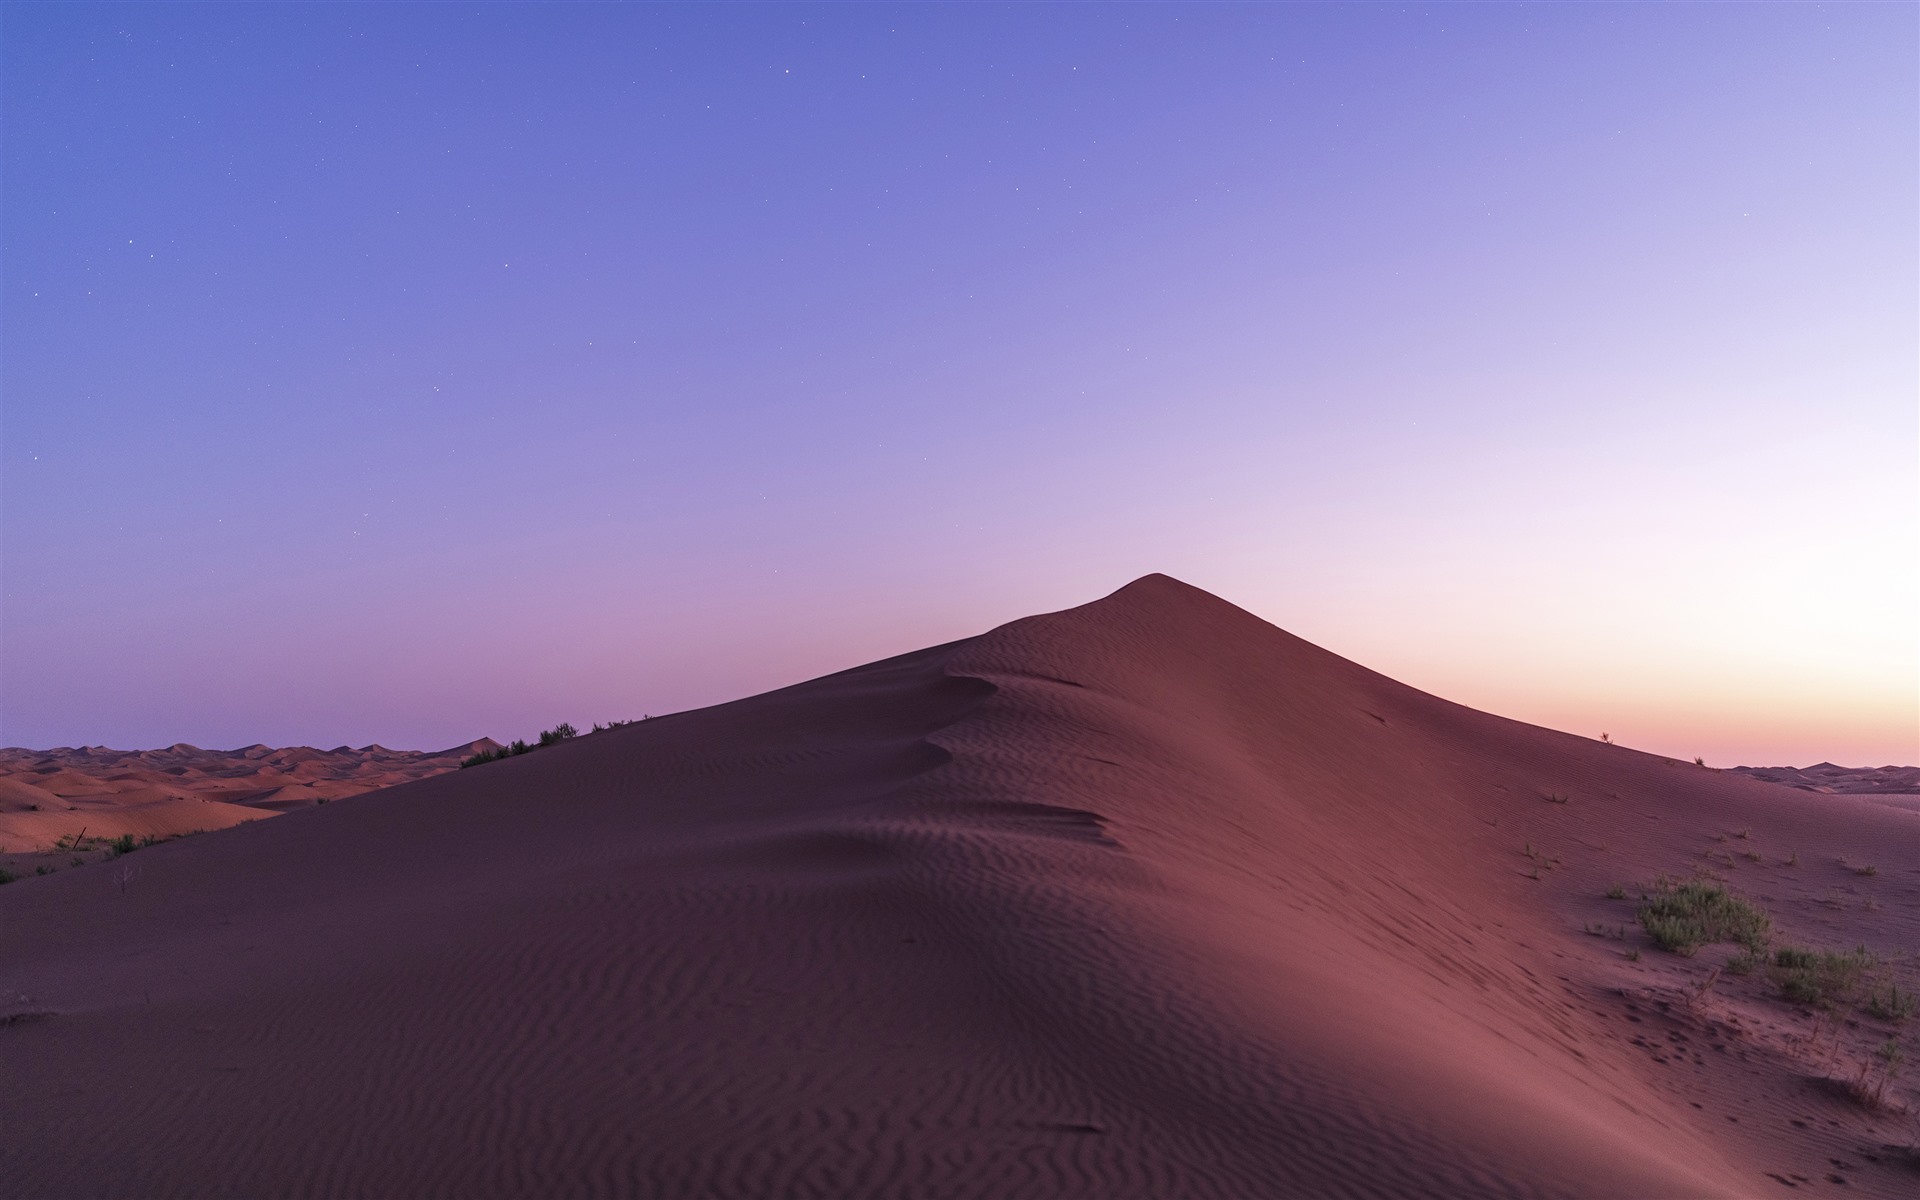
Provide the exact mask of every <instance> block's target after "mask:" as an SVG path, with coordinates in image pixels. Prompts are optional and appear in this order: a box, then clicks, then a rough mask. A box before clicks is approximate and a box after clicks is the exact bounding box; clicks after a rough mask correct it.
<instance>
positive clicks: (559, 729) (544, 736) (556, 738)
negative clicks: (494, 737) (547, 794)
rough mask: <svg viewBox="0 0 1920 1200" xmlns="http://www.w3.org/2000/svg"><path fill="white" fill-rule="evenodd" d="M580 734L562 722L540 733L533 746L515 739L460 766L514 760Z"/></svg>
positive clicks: (466, 759)
mask: <svg viewBox="0 0 1920 1200" xmlns="http://www.w3.org/2000/svg"><path fill="white" fill-rule="evenodd" d="M579 732H580V731H579V730H577V729H575V728H574V727H573V726H572V725H569V724H567V723H566V722H565V721H562V722H560V723H559V724H558V725H555V726H554V727H553V728H552V729H547V730H542V731H541V733H540V740H539V741H537V742H535V743H534V744H532V745H528V744H527V743H526V742H524V741H522V740H521V739H519V738H515V739H513V741H511V742H509V743H507V744H506V745H504V746H502V747H500V748H499V749H498V750H482V751H480V753H478V754H475V755H473V756H472V757H470V758H464V759H461V760H460V765H461V767H462V768H465V767H477V766H479V765H480V764H481V763H490V762H498V761H499V760H501V759H503V758H512V757H513V756H514V755H516V754H526V753H529V752H531V751H534V750H538V749H540V748H541V747H542V746H552V745H556V744H558V743H560V742H564V741H566V740H567V739H568V738H571V737H577V736H579Z"/></svg>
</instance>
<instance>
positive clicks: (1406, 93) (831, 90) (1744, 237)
mask: <svg viewBox="0 0 1920 1200" xmlns="http://www.w3.org/2000/svg"><path fill="white" fill-rule="evenodd" d="M1917 21H1920V17H1917V16H1916V10H1915V8H1914V7H1912V6H1910V5H1907V6H1902V5H1839V6H1825V7H1816V6H1810V5H1752V6H1726V5H1687V6H1682V5H1636V6H1627V5H1561V6H1552V5H1549V6H1505V5H1472V6H1452V5H1447V6H1432V7H1419V6H1414V7H1410V8H1400V7H1392V8H1389V7H1386V6H1351V7H1340V6H1332V7H1327V6H1312V5H1266V6H1245V5H1223V6H1194V5H1167V6H1083V5H1063V6H1033V5H1011V6H975V5H961V6H937V7H930V6H901V7H888V6H874V5H844V6H825V7H813V6H805V5H779V6H767V7H754V6H733V5H727V6H613V5H569V6H546V5H491V6H476V7H465V6H449V5H405V6H351V5H292V6H279V5H275V6H232V5H205V6H202V5H191V4H183V5H161V6H146V5H141V6H108V5H102V6H85V7H81V6H51V7H42V6H12V7H10V8H9V10H8V11H7V13H6V14H5V22H6V23H5V28H4V38H5V41H4V55H5V57H4V66H5V70H4V83H3V84H0V86H4V89H5V92H4V102H5V114H6V130H5V132H6V137H5V148H4V154H5V161H4V169H5V174H4V179H5V211H6V230H5V235H4V240H5V244H4V252H5V270H4V292H3V294H0V305H3V308H0V316H3V317H4V326H3V328H4V331H5V332H4V339H5V343H4V350H5V353H4V363H3V366H0V372H3V373H0V384H3V385H4V412H3V414H0V416H3V418H4V426H0V433H3V434H4V445H3V446H0V470H3V471H4V480H3V481H0V501H3V502H4V509H3V511H0V562H3V565H4V577H3V579H0V602H3V603H4V621H3V623H0V743H4V744H8V745H16V744H17V745H30V746H47V745H73V744H83V743H106V744H110V745H115V746H164V745H167V744H169V743H173V742H180V741H185V742H193V743H196V744H201V745H215V746H228V745H235V746H237V745H242V744H245V743H251V742H266V743H269V744H273V745H282V744H293V743H312V744H316V745H323V746H330V745H335V744H338V743H341V742H351V743H353V744H355V745H359V744H362V743H365V742H374V741H378V742H381V743H384V744H387V745H397V746H411V747H422V748H432V747H441V746H450V745H455V744H458V743H462V742H465V741H468V740H470V739H473V738H475V737H478V736H481V735H483V734H490V735H492V736H495V737H499V738H510V737H515V736H525V735H527V734H529V733H531V732H533V731H535V730H537V729H539V728H541V727H543V726H545V725H548V724H551V723H553V722H555V721H558V720H572V721H575V722H579V723H583V724H585V723H589V722H591V721H593V720H595V719H601V718H613V717H630V716H638V715H640V714H641V713H660V712H666V711H674V710H679V709H684V708H689V707H693V706H698V705H705V704H711V703H715V702H718V701H722V700H727V699H731V698H734V697H737V696H742V695H746V694H749V693H754V692H759V691H763V690H765V689H768V688H771V687H776V686H780V685H784V684H788V683H792V682H795V681H798V680H800V679H803V678H807V677H809V676H813V675H817V674H821V673H824V672H828V671H834V670H839V669H841V668H844V667H846V666H848V665H849V664H853V663H857V662H863V661H867V660H872V659H877V658H881V657H884V656H887V655H891V654H895V653H899V652H902V651H906V650H910V649H914V648H916V647H920V646H925V645H930V644H933V643H936V642H943V641H947V640H951V639H956V638H960V637H964V636H968V635H972V634H975V633H978V632H980V631H981V630H983V629H986V628H988V627H990V626H993V625H995V624H998V623H1000V622H1002V621H1006V620H1010V619H1013V618H1016V617H1020V616H1023V615H1026V614H1028V613H1032V612H1037V611H1043V610H1048V609H1057V608H1061V607H1066V606H1069V605H1074V604H1079V603H1082V602H1085V601H1088V600H1092V599H1094V598H1096V597H1098V596H1100V595H1102V594H1105V593H1107V592H1110V591H1112V590H1114V589H1115V588H1118V587H1119V586H1121V585H1122V584H1124V583H1126V582H1127V581H1128V580H1130V579H1133V578H1136V577H1138V576H1141V575H1144V574H1147V573H1149V572H1155V571H1159V572H1166V573H1168V574H1170V575H1173V576H1176V577H1178V578H1180V579H1183V580H1185V581H1187V582H1189V583H1192V584H1194V585H1195V586H1197V587H1200V588H1204V589H1207V590H1208V591H1211V592H1213V593H1215V594H1217V595H1220V596H1223V597H1225V598H1227V599H1229V600H1232V601H1234V602H1235V603H1237V604H1240V605H1242V606H1243V607H1246V608H1248V609H1250V610H1252V611H1254V612H1255V613H1257V614H1258V615H1260V616H1261V617H1264V618H1266V619H1267V620H1269V621H1272V622H1273V623H1275V624H1277V625H1279V626H1281V627H1282V628H1285V629H1287V630H1289V631H1291V632H1293V633H1296V634H1298V635H1300V636H1302V637H1305V638H1307V639H1309V640H1311V641H1313V642H1316V643H1318V644H1320V645H1322V646H1325V647H1326V648H1328V649H1330V650H1332V651H1334V652H1336V653H1338V654H1341V655H1344V656H1346V657H1348V658H1351V659H1353V660H1355V661H1358V662H1360V663H1362V664H1364V665H1366V666H1368V667H1371V668H1373V669H1374V670H1377V671H1380V672H1382V673H1384V674H1387V675H1390V676H1392V677H1394V678H1397V679H1400V680H1403V681H1405V682H1407V683H1410V684H1413V685H1415V686H1417V687H1420V688H1423V689H1425V690H1428V691H1431V692H1434V693H1436V694H1438V695H1441V696H1444V697H1446V698H1448V699H1451V700H1456V701H1459V702H1461V703H1464V704H1468V705H1471V706H1474V707H1478V708H1484V709H1487V710H1489V711H1493V712H1497V713H1500V714H1502V715H1506V716H1511V717H1515V718H1518V719H1521V720H1525V721H1530V722H1535V723H1540V724H1545V725H1548V726H1551V727H1555V728H1561V729H1566V730H1568V731H1571V732H1575V733H1580V734H1583V735H1587V736H1594V737H1597V736H1598V735H1599V734H1600V733H1601V732H1602V731H1607V732H1609V733H1610V734H1611V735H1612V736H1613V737H1614V739H1615V740H1618V741H1623V742H1626V743H1628V744H1630V745H1634V746H1638V747H1640V748H1643V749H1648V750H1652V751H1655V752H1657V753H1660V754H1664V755H1671V756H1676V757H1684V758H1689V759H1690V758H1691V757H1692V756H1694V755H1696V754H1698V755H1703V756H1704V757H1706V759H1707V760H1708V762H1709V763H1710V764H1714V765H1732V764H1734V763H1736V762H1745V763H1754V764H1760V763H1766V764H1773V763H1795V764H1804V763H1809V762H1813V761H1817V760H1819V759H1823V758H1824V759H1831V760H1834V761H1840V762H1847V763H1854V764H1862V765H1877V764H1881V763H1889V762H1901V763H1912V762H1916V761H1920V642H1917V639H1916V613H1920V471H1917V469H1916V448H1917V447H1920V415H1917V413H1920V409H1917V406H1916V403H1915V399H1916V390H1917V387H1920V378H1917V375H1916V349H1917V348H1916V334H1915V330H1916V324H1917V322H1920V303H1917V301H1916V280H1915V270H1914V263H1915V261H1916V255H1917V254H1920V246H1917V244H1916V228H1917V227H1920V221H1917V220H1916V217H1917V215H1920V170H1917V168H1916V158H1915V154H1914V146H1915V145H1916V144H1917V143H1920V122H1917V121H1916V111H1915V109H1916V106H1915V100H1914V97H1915V95H1916V91H1917V88H1920V79H1917V78H1916V69H1915V56H1914V52H1913V47H1914V45H1915V39H1916V33H1917V32H1920V29H1917ZM1623 81H1630V84H1631V86H1626V85H1625V84H1624V83H1623Z"/></svg>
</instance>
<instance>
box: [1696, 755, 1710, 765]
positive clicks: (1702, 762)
mask: <svg viewBox="0 0 1920 1200" xmlns="http://www.w3.org/2000/svg"><path fill="white" fill-rule="evenodd" d="M1693 765H1694V766H1696V767H1704V766H1706V765H1707V760H1706V759H1705V758H1703V757H1701V756H1700V755H1698V754H1696V755H1694V756H1693Z"/></svg>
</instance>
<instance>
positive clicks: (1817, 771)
mask: <svg viewBox="0 0 1920 1200" xmlns="http://www.w3.org/2000/svg"><path fill="white" fill-rule="evenodd" d="M1732 769H1733V770H1735V771H1737V772H1739V773H1740V774H1742V775H1749V776H1752V777H1753V778H1755V779H1760V780H1764V781H1766V782H1767V783H1784V784H1786V785H1787V786H1788V787H1792V788H1799V789H1800V790H1801V791H1803V792H1825V793H1828V794H1830V795H1841V796H1860V795H1879V796H1915V795H1920V767H1837V766H1835V765H1834V764H1832V763H1826V762H1823V763H1815V764H1814V765H1813V766H1811V767H1805V768H1799V767H1734V768H1732Z"/></svg>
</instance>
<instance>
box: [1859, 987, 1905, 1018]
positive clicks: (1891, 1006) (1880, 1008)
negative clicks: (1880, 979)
mask: <svg viewBox="0 0 1920 1200" xmlns="http://www.w3.org/2000/svg"><path fill="white" fill-rule="evenodd" d="M1915 1007H1916V1000H1915V997H1914V994H1913V993H1912V992H1903V991H1901V990H1900V985H1899V984H1897V983H1888V984H1887V985H1886V986H1885V987H1884V988H1874V989H1873V990H1872V991H1869V992H1868V993H1867V1011H1868V1012H1870V1013H1872V1014H1873V1015H1874V1016H1876V1017H1879V1018H1880V1019H1881V1020H1883V1021H1905V1020H1907V1019H1909V1018H1910V1017H1912V1016H1913V1014H1914V1010H1915Z"/></svg>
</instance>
